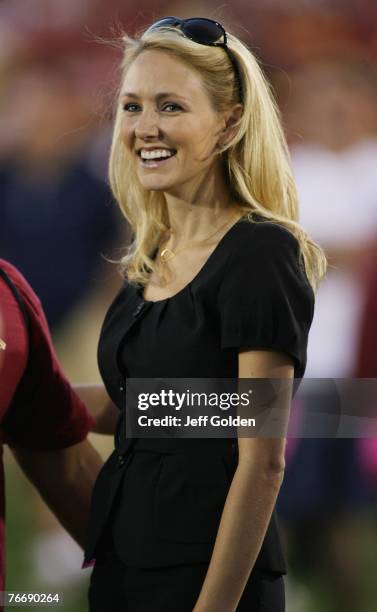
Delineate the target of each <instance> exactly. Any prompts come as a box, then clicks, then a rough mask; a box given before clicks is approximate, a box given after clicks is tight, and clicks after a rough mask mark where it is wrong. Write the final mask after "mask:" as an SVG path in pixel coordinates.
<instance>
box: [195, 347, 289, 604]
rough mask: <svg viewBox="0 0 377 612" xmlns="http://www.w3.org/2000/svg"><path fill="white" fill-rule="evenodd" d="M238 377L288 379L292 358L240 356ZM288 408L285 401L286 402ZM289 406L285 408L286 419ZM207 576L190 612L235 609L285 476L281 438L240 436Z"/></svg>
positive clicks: (253, 353) (261, 354) (268, 354)
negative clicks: (235, 463) (231, 479)
mask: <svg viewBox="0 0 377 612" xmlns="http://www.w3.org/2000/svg"><path fill="white" fill-rule="evenodd" d="M239 377H240V378H254V377H255V378H274V377H275V378H292V377H293V366H292V365H291V360H290V359H289V358H288V357H286V356H285V355H282V354H280V353H276V352H272V351H247V352H241V353H240V354H239ZM288 404H289V402H288ZM288 412H289V405H288V406H285V407H283V413H285V414H286V415H288ZM238 447H239V462H238V467H237V469H236V472H235V474H234V477H233V481H232V484H231V486H230V489H229V491H228V495H227V499H226V502H225V505H224V510H223V513H222V517H221V521H220V526H219V530H218V533H217V537H216V542H215V546H214V549H213V554H212V558H211V562H210V564H209V568H208V571H207V575H206V578H205V580H204V583H203V586H202V590H201V592H200V595H199V598H198V601H197V603H196V605H195V608H194V612H233V611H235V610H236V608H237V605H238V603H239V600H240V598H241V596H242V593H243V590H244V588H245V586H246V583H247V580H248V578H249V576H250V573H251V570H252V568H253V566H254V564H255V561H256V559H257V556H258V553H259V551H260V549H261V546H262V543H263V539H264V536H265V534H266V531H267V527H268V524H269V521H270V518H271V515H272V512H273V509H274V506H275V502H276V498H277V495H278V492H279V489H280V486H281V483H282V481H283V474H284V467H285V465H284V448H285V439H284V438H273V439H272V438H239V439H238Z"/></svg>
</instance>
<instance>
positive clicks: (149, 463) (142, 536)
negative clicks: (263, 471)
mask: <svg viewBox="0 0 377 612" xmlns="http://www.w3.org/2000/svg"><path fill="white" fill-rule="evenodd" d="M255 219H256V221H255V222H254V223H250V222H249V221H247V220H246V219H244V218H243V219H240V220H239V221H238V222H237V223H236V224H235V225H233V226H232V227H231V228H230V229H229V230H228V232H227V233H226V234H225V235H224V237H223V238H222V239H221V240H220V242H219V244H218V245H217V246H216V248H215V250H214V251H213V252H212V253H211V255H210V256H209V258H208V260H207V261H206V263H205V264H204V266H203V267H202V268H201V270H200V271H199V272H198V274H197V275H196V276H195V278H194V279H193V280H192V281H191V282H190V283H189V284H188V285H186V286H185V287H184V288H183V289H182V290H180V291H179V292H178V293H177V294H175V295H174V296H172V297H170V298H166V299H163V300H159V301H157V302H151V301H147V300H144V299H143V294H142V288H141V287H139V286H136V285H134V284H130V283H128V282H127V281H126V282H125V283H124V285H123V287H122V288H121V290H120V292H119V293H118V295H117V297H116V298H115V300H114V302H113V304H112V305H111V306H110V309H109V311H108V313H107V315H106V318H105V321H104V324H103V327H102V331H101V336H100V342H99V349H98V359H99V367H100V371H101V374H102V377H103V380H104V383H105V386H106V388H107V390H108V392H109V394H110V396H111V398H112V399H113V401H114V402H115V403H116V404H117V405H118V407H119V408H120V410H121V411H122V414H121V417H120V420H119V424H118V429H117V435H116V439H115V445H116V450H115V451H114V453H113V454H112V455H111V457H110V458H109V460H108V462H107V463H106V464H105V467H104V468H103V470H102V472H101V474H100V476H99V478H98V480H97V483H96V487H95V491H94V495H93V502H92V515H91V523H90V530H89V538H88V546H87V549H86V558H87V559H89V558H90V557H92V556H93V555H94V554H95V552H96V550H98V547H99V546H100V536H101V533H103V530H104V526H105V524H106V523H107V524H109V523H111V524H112V530H113V536H114V540H115V544H116V546H117V550H118V554H119V555H120V556H121V557H122V558H123V560H124V561H125V562H126V563H128V564H129V565H134V566H135V565H136V566H140V567H153V566H163V565H171V564H175V563H177V564H179V563H187V562H198V561H207V560H209V559H210V555H211V551H212V547H213V544H214V540H215V537H216V531H217V527H218V522H219V520H220V517H221V512H222V507H223V504H224V502H225V499H226V494H227V491H228V489H229V486H230V482H231V479H232V474H233V473H234V470H235V469H236V465H237V448H236V447H237V444H236V443H235V442H234V441H232V440H229V439H216V440H209V439H201V440H198V439H197V440H189V439H184V440H183V439H181V440H178V439H175V440H168V439H162V440H149V441H147V440H143V439H140V438H139V439H130V438H126V436H125V433H126V432H125V429H127V427H126V424H125V423H124V422H123V423H122V416H123V415H124V414H125V410H124V408H125V401H126V399H125V397H126V396H125V391H126V386H127V377H132V378H160V377H166V378H223V377H224V378H237V377H238V352H239V349H240V348H241V347H244V348H249V349H263V348H265V349H272V350H276V351H279V352H283V353H285V354H287V355H289V356H290V357H291V358H292V360H293V362H294V369H295V378H301V377H302V376H303V375H304V371H305V366H306V347H307V340H308V333H309V328H310V325H311V321H312V317H313V309H314V295H313V291H312V289H311V286H310V284H309V282H308V279H307V277H306V274H305V270H304V265H303V263H302V261H301V260H300V258H299V246H298V242H297V240H296V238H295V237H294V236H293V235H292V234H291V233H290V232H289V231H288V230H286V229H285V228H284V227H282V226H281V225H279V224H278V223H272V222H269V221H267V220H265V219H263V218H262V217H260V216H255ZM124 426H125V427H124ZM182 457H186V459H187V458H188V457H189V460H188V459H187V460H186V461H185V460H183V463H182ZM216 457H217V459H216ZM219 457H221V461H218V458H219ZM198 481H200V482H199V483H198ZM187 483H190V487H191V491H189V493H188V494H186V493H185V491H186V492H187V490H188V489H189V488H190V487H189V488H188V487H187ZM195 487H197V488H196V490H195ZM117 491H118V495H117V497H116V496H115V494H116V492H117ZM177 516H179V517H180V520H178V521H177ZM185 517H186V520H185ZM182 521H183V524H182ZM256 567H259V568H260V569H265V570H272V571H277V572H282V573H283V572H285V563H284V558H283V555H282V553H281V548H280V542H279V537H278V532H277V527H276V517H275V513H274V515H273V517H272V520H271V523H270V525H269V528H268V531H267V534H266V538H265V541H264V543H263V546H262V550H261V552H260V554H259V557H258V560H257V563H256Z"/></svg>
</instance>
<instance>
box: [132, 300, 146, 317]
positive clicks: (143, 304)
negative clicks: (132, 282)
mask: <svg viewBox="0 0 377 612" xmlns="http://www.w3.org/2000/svg"><path fill="white" fill-rule="evenodd" d="M144 306H145V302H140V303H139V304H138V305H137V306H136V308H135V310H134V311H133V313H132V315H133V316H134V317H137V316H138V315H139V314H140V313H141V311H142V310H143V308H144Z"/></svg>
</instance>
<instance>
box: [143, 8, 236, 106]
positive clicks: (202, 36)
mask: <svg viewBox="0 0 377 612" xmlns="http://www.w3.org/2000/svg"><path fill="white" fill-rule="evenodd" d="M164 27H173V28H178V29H179V30H181V32H182V33H183V34H184V35H185V36H186V38H189V39H190V40H192V41H193V42H196V43H199V44H200V45H206V46H209V47H222V48H223V49H224V50H225V52H226V54H227V55H228V57H229V60H230V61H231V63H232V66H233V69H234V72H235V75H236V78H237V83H238V89H239V93H240V96H241V100H242V97H243V96H242V85H241V84H242V81H241V77H240V71H239V68H238V65H237V62H236V60H235V58H234V57H233V54H232V52H231V51H230V49H229V47H228V45H227V41H228V38H227V33H226V30H225V28H224V26H222V25H221V23H219V22H218V21H213V20H212V19H206V18H205V17H190V18H189V19H180V18H179V17H163V18H162V19H159V20H158V21H155V23H152V25H151V26H149V28H148V29H147V30H145V32H144V34H148V33H149V32H152V31H153V30H158V29H159V28H164Z"/></svg>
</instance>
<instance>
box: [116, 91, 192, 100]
mask: <svg viewBox="0 0 377 612" xmlns="http://www.w3.org/2000/svg"><path fill="white" fill-rule="evenodd" d="M120 97H121V98H133V99H134V100H140V96H138V95H137V94H135V93H133V92H132V91H125V92H123V93H122V94H121V96H120ZM155 98H156V100H157V102H159V101H160V100H161V99H162V98H179V99H180V100H185V98H183V97H182V96H180V95H179V94H177V93H175V92H174V91H163V92H161V93H158V94H157V95H156V96H155Z"/></svg>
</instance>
